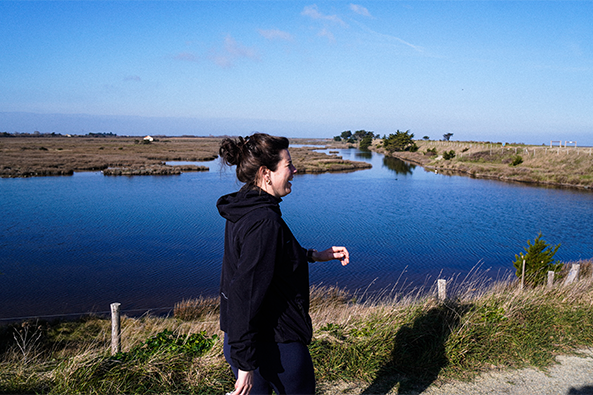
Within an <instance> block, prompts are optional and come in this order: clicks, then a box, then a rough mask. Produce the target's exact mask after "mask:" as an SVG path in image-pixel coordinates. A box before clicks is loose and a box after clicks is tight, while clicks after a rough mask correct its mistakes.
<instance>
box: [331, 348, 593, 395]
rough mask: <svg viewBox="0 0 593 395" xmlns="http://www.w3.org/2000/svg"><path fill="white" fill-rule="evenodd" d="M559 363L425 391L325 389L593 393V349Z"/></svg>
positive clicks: (345, 388) (354, 393)
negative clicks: (547, 367) (545, 369)
mask: <svg viewBox="0 0 593 395" xmlns="http://www.w3.org/2000/svg"><path fill="white" fill-rule="evenodd" d="M557 361H558V362H559V363H558V364H557V365H553V366H551V367H550V368H549V369H548V370H547V371H541V370H537V369H532V368H529V369H521V370H509V371H497V372H490V373H485V374H482V375H480V376H479V377H477V378H476V379H474V380H472V381H471V382H467V383H466V382H452V383H448V384H443V385H441V386H439V387H437V386H430V387H428V388H427V389H425V390H423V391H421V392H417V391H414V392H408V391H406V392H398V391H397V389H392V390H391V391H389V392H382V393H380V394H379V393H377V394H375V393H374V392H372V393H371V392H368V389H367V390H365V387H366V386H357V385H353V384H351V383H350V384H346V383H341V384H340V385H336V386H334V387H331V388H326V389H324V391H323V393H324V394H327V395H330V394H331V395H334V394H350V395H362V394H364V395H420V394H422V395H466V394H467V395H486V394H487V395H498V394H504V395H506V394H509V395H593V349H589V350H582V351H581V352H580V355H579V356H559V357H558V358H557Z"/></svg>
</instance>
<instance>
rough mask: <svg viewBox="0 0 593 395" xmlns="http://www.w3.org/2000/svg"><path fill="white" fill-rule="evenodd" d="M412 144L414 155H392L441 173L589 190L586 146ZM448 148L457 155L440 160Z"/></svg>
mask: <svg viewBox="0 0 593 395" xmlns="http://www.w3.org/2000/svg"><path fill="white" fill-rule="evenodd" d="M416 143H417V145H418V147H419V150H418V152H416V153H410V152H395V153H394V155H395V156H397V157H399V158H401V159H404V160H408V161H412V162H415V163H419V164H421V165H422V166H425V167H427V168H430V169H436V170H438V171H439V172H441V173H446V172H447V171H453V172H460V173H465V174H468V175H471V176H474V177H480V178H497V179H501V180H505V181H519V182H527V183H537V184H543V185H553V186H570V187H576V188H587V189H590V188H593V148H590V147H579V148H575V147H567V148H560V149H558V147H554V148H550V147H547V146H541V145H540V146H534V145H525V144H506V145H505V146H504V147H503V146H502V144H500V143H484V142H475V141H470V142H463V141H455V142H444V141H424V140H418V141H416ZM451 149H453V150H455V152H457V153H458V154H457V155H456V156H455V157H454V158H451V159H450V160H443V158H442V155H443V153H444V152H448V151H450V150H451ZM426 152H430V153H431V154H433V153H435V152H436V156H434V155H425V154H424V153H426ZM439 156H441V158H440V159H438V158H439ZM519 156H520V157H521V161H520V163H519V161H518V157H519Z"/></svg>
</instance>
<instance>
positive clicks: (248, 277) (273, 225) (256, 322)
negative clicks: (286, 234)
mask: <svg viewBox="0 0 593 395" xmlns="http://www.w3.org/2000/svg"><path fill="white" fill-rule="evenodd" d="M281 231H282V230H281V225H280V224H279V223H278V222H277V221H274V220H270V219H262V220H259V221H257V222H255V223H254V224H253V225H252V226H251V227H250V228H249V229H248V230H247V231H246V232H245V234H244V236H243V239H242V240H240V241H239V244H240V245H239V248H240V252H239V260H238V263H237V268H236V271H235V273H234V276H233V278H232V280H231V283H230V287H229V288H228V289H227V291H228V317H229V319H230V322H229V324H230V325H228V329H227V336H228V343H229V345H230V348H231V360H232V362H233V364H234V365H235V366H236V367H238V368H239V369H241V370H245V371H249V370H254V369H256V368H257V367H258V366H259V364H258V362H257V355H256V350H255V340H256V337H257V334H258V332H260V331H261V330H262V328H261V325H260V321H261V319H262V317H261V307H262V304H263V302H264V298H265V296H266V293H267V291H268V289H269V287H270V284H271V282H272V278H273V277H274V269H275V264H276V256H277V252H278V248H279V246H278V243H281Z"/></svg>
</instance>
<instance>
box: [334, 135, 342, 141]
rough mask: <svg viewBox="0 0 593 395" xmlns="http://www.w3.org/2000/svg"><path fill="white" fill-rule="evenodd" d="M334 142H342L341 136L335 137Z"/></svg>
mask: <svg viewBox="0 0 593 395" xmlns="http://www.w3.org/2000/svg"><path fill="white" fill-rule="evenodd" d="M334 141H342V138H341V137H340V136H334Z"/></svg>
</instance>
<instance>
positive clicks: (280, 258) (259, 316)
mask: <svg viewBox="0 0 593 395" xmlns="http://www.w3.org/2000/svg"><path fill="white" fill-rule="evenodd" d="M281 201H282V199H280V198H276V197H274V196H272V195H270V194H268V193H266V192H264V191H263V190H261V189H259V188H255V189H250V188H248V187H243V188H242V189H241V190H240V191H238V192H235V193H232V194H229V195H225V196H222V197H221V198H220V199H218V202H217V203H216V206H217V208H218V211H219V213H220V215H221V216H222V217H223V218H225V219H226V220H227V221H226V228H225V241H224V257H223V261H222V273H221V279H220V294H221V295H220V296H221V297H220V329H221V330H222V331H223V332H225V333H226V336H227V337H228V343H229V345H230V348H231V360H232V362H233V364H234V366H236V367H238V368H239V369H241V370H245V371H249V370H254V369H255V368H257V367H258V366H259V363H258V352H257V350H258V347H257V344H258V343H259V342H278V343H285V342H292V341H299V342H302V343H304V344H309V342H310V341H311V336H312V332H313V329H312V325H311V318H310V317H309V264H308V262H307V257H306V250H305V249H304V248H303V247H301V246H300V244H299V243H298V241H297V240H296V239H295V237H294V236H293V234H292V232H291V231H290V229H289V228H288V226H287V225H286V223H285V222H284V220H283V219H282V213H281V212H280V206H279V203H280V202H281ZM262 357H263V356H262Z"/></svg>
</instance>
